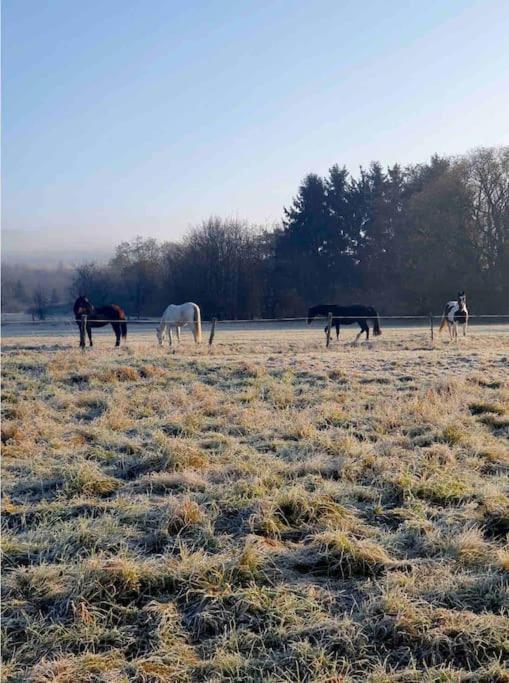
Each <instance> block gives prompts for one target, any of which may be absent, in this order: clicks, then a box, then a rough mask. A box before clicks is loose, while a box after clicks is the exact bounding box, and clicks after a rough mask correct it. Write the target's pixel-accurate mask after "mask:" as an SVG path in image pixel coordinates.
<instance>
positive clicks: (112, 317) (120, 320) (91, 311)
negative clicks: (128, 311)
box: [74, 296, 127, 349]
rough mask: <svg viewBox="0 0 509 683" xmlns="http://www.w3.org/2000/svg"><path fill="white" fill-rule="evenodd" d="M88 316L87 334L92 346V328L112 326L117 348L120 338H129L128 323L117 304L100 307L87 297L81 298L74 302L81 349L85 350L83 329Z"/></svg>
mask: <svg viewBox="0 0 509 683" xmlns="http://www.w3.org/2000/svg"><path fill="white" fill-rule="evenodd" d="M85 316H86V326H85V329H86V332H87V334H88V341H89V342H90V346H93V344H92V328H93V327H104V326H105V325H111V326H112V327H113V331H114V332H115V337H116V339H117V341H116V344H115V346H120V336H122V337H123V338H124V339H125V338H126V337H127V323H126V316H125V313H124V311H123V310H122V309H121V308H120V306H117V304H109V305H108V306H100V307H99V308H95V307H94V305H93V304H92V303H91V302H90V301H89V300H88V299H87V298H86V297H85V296H79V297H78V298H77V299H76V301H75V302H74V317H75V319H76V323H77V324H78V325H79V326H80V347H81V348H82V349H84V348H85V330H84V329H83V319H84V317H85Z"/></svg>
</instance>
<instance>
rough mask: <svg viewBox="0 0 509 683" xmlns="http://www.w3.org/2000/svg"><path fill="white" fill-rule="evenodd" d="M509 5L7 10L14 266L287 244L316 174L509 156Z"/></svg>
mask: <svg viewBox="0 0 509 683" xmlns="http://www.w3.org/2000/svg"><path fill="white" fill-rule="evenodd" d="M508 35H509V3H508V2H507V0H496V1H495V0H482V1H480V0H479V1H473V2H468V1H463V2H460V1H458V0H448V1H447V2H444V1H443V0H428V1H427V2H422V0H418V1H411V0H401V1H400V0H393V1H392V2H390V3H388V2H386V0H383V1H378V0H368V1H367V2H363V3H360V2H358V1H352V2H350V1H345V0H313V2H309V0H306V1H301V0H255V1H253V2H250V1H249V0H245V1H243V2H238V1H229V2H226V1H223V0H213V1H212V2H211V1H210V0H207V1H200V2H198V1H194V0H189V1H187V2H182V1H181V0H179V1H178V2H174V1H173V0H145V2H140V1H139V0H87V2H80V1H78V0H71V1H69V0H44V1H43V0H3V2H2V124H3V125H2V153H3V154H2V230H3V247H4V253H5V254H6V255H11V256H12V257H16V258H17V259H18V260H19V259H23V258H26V259H29V258H32V257H34V255H40V254H49V253H52V254H55V255H59V256H60V255H62V254H63V255H65V256H66V257H69V258H71V257H75V256H77V255H78V254H81V255H82V256H87V257H88V255H89V254H106V253H108V252H109V250H111V249H112V248H113V246H114V245H115V244H117V243H118V242H120V241H122V240H126V239H131V238H133V237H134V236H135V235H138V234H140V235H145V236H152V237H157V238H158V239H164V240H176V239H178V238H179V237H180V236H182V235H183V234H184V233H185V232H186V231H187V230H188V229H189V227H190V226H192V225H196V224H197V223H199V222H200V221H201V220H203V219H205V218H207V217H208V216H210V215H220V216H228V217H231V216H235V217H239V218H242V219H246V220H248V221H250V222H252V223H256V224H262V225H269V226H270V225H272V224H274V223H275V222H277V221H278V220H280V219H281V216H282V212H283V207H284V206H289V205H290V204H291V201H292V198H293V196H295V194H296V192H297V189H298V185H299V183H300V181H301V180H302V178H303V177H304V176H305V175H306V174H307V173H309V172H311V171H313V172H317V173H320V174H325V173H326V172H327V170H328V169H329V168H330V166H331V165H332V164H334V163H339V164H340V165H346V166H347V168H349V169H350V170H351V171H352V172H353V173H356V172H357V171H358V168H359V166H360V165H364V166H365V165H368V164H369V163H370V161H372V160H375V159H376V160H380V161H381V162H382V163H383V164H384V165H387V164H392V163H395V162H400V163H402V164H406V163H411V162H419V161H425V160H426V159H428V158H429V157H430V156H431V155H432V154H434V153H438V154H459V153H462V152H465V151H467V150H469V149H472V148H474V147H479V146H491V145H500V144H508V143H509V40H508V38H507V36H508Z"/></svg>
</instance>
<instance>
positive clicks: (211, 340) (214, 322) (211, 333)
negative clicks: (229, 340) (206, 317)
mask: <svg viewBox="0 0 509 683" xmlns="http://www.w3.org/2000/svg"><path fill="white" fill-rule="evenodd" d="M216 321H217V319H216V318H212V327H211V328H210V337H209V346H212V342H213V341H214V335H215V334H216Z"/></svg>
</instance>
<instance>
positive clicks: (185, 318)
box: [156, 301, 201, 347]
mask: <svg viewBox="0 0 509 683" xmlns="http://www.w3.org/2000/svg"><path fill="white" fill-rule="evenodd" d="M188 323H193V337H194V341H195V343H196V344H199V343H200V342H201V314H200V309H199V307H198V306H197V305H196V304H193V303H192V302H191V301H188V302H187V303H186V304H180V305H176V304H170V305H169V306H168V308H167V309H166V310H165V311H164V313H163V316H162V318H161V323H160V325H159V327H158V328H157V330H156V334H157V339H158V341H159V344H160V345H162V343H163V338H164V333H165V332H167V333H168V342H169V344H170V347H171V346H173V335H172V327H174V328H175V329H176V330H177V339H178V341H180V328H181V327H184V325H187V324H188Z"/></svg>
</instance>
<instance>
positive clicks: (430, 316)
mask: <svg viewBox="0 0 509 683" xmlns="http://www.w3.org/2000/svg"><path fill="white" fill-rule="evenodd" d="M429 328H430V332H431V344H433V339H434V330H433V315H432V314H431V313H430V314H429Z"/></svg>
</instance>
